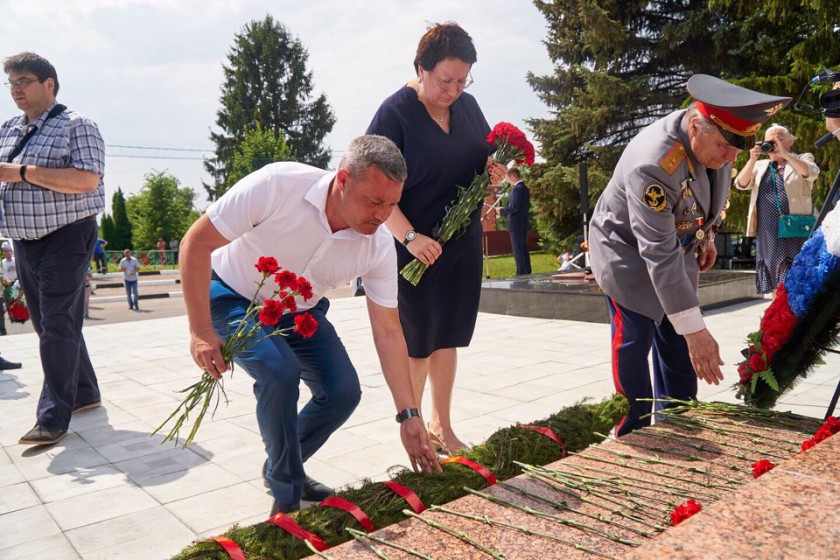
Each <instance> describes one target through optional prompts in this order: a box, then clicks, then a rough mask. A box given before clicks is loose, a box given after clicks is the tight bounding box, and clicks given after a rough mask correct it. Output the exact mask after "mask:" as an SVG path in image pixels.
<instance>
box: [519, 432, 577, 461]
mask: <svg viewBox="0 0 840 560" xmlns="http://www.w3.org/2000/svg"><path fill="white" fill-rule="evenodd" d="M519 427H520V428H525V429H526V430H533V431H535V432H537V433H538V434H542V435H544V436H545V437H547V438H549V439H552V440H554V441H555V442H557V445H559V446H560V447H561V448H562V449H563V457H566V456H567V455H568V452H567V451H566V445H565V444H564V443H563V440H562V439H560V438H559V437H557V434H555V433H554V432H553V431H552V430H551V428H546V427H545V426H519Z"/></svg>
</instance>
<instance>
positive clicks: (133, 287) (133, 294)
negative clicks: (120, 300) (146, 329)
mask: <svg viewBox="0 0 840 560" xmlns="http://www.w3.org/2000/svg"><path fill="white" fill-rule="evenodd" d="M123 284H124V285H125V297H127V298H128V308H129V309H131V308H132V307H133V308H135V309H140V308H139V307H137V297H138V296H137V280H123Z"/></svg>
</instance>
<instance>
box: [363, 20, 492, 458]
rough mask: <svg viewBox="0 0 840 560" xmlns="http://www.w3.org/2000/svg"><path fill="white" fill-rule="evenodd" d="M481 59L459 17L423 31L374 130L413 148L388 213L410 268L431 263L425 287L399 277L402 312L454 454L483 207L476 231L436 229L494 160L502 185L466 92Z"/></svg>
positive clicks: (440, 428) (421, 379) (411, 349)
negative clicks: (442, 235)
mask: <svg viewBox="0 0 840 560" xmlns="http://www.w3.org/2000/svg"><path fill="white" fill-rule="evenodd" d="M475 61H476V52H475V47H474V46H473V43H472V39H471V38H470V36H469V35H468V34H467V32H466V31H464V30H463V29H462V28H461V27H460V26H458V25H457V24H455V23H446V24H442V25H436V26H434V27H432V28H430V29H429V30H428V31H427V32H426V34H425V35H423V37H422V38H421V39H420V44H419V45H418V47H417V55H416V57H415V59H414V69H415V71H416V73H417V77H416V78H414V79H412V80H411V81H409V82H408V83H407V84H406V85H405V86H404V87H402V88H400V89H399V90H398V91H397V92H396V93H394V94H393V95H391V96H390V97H388V98H387V99H386V100H385V101H384V102H383V103H382V105H381V106H380V107H379V109H378V111H377V112H376V115H375V116H374V117H373V121H372V122H371V123H370V126H369V127H368V130H367V133H368V134H381V135H383V136H387V137H388V138H390V139H391V140H393V141H394V142H395V143H396V144H397V146H398V147H399V148H400V150H401V151H402V153H403V155H404V156H405V159H406V163H407V164H408V179H407V180H406V182H405V186H404V187H403V195H402V199H401V200H400V203H399V208H397V209H395V210H394V212H393V213H392V214H391V217H390V218H389V219H388V221H387V222H386V225H387V226H388V229H389V230H390V232H391V233H392V234H393V236H394V240H395V241H394V242H395V244H396V247H397V259H398V265H399V267H400V269H402V267H403V266H405V265H406V264H408V263H409V262H410V261H411V260H413V259H414V258H415V257H416V258H418V259H419V260H420V261H422V262H423V263H426V264H428V265H430V267H429V268H428V270H426V272H425V274H424V275H423V277H422V278H421V279H420V282H419V283H418V284H417V286H412V285H411V284H410V283H409V282H407V281H406V280H405V279H404V278H402V277H400V279H399V312H400V321H401V322H402V326H403V331H404V333H405V338H406V343H407V345H408V353H409V358H410V360H409V361H410V365H411V378H412V385H413V388H414V396H415V398H416V399H417V404H418V406H420V403H421V399H422V396H423V389H424V387H425V383H426V377H428V378H429V381H430V385H431V388H432V414H431V417H430V419H429V426H428V427H429V437H430V438H431V440H432V443H433V444H434V445H435V446H436V447H438V449H439V451H443V452H444V453H449V452H454V451H455V450H457V449H460V448H463V447H465V445H464V443H463V442H462V441H461V440H460V439H458V437H457V436H456V435H455V433H454V431H453V429H452V423H451V419H450V409H451V403H452V389H453V387H454V384H455V370H456V366H457V350H456V348H459V347H465V346H469V344H470V340H471V339H472V335H473V331H474V329H475V320H476V317H477V315H478V300H479V295H480V291H481V267H482V244H481V242H482V228H481V220H480V216H479V211H480V207H477V208H476V209H475V211H474V212H473V214H472V216H471V219H470V224H469V226H468V228H467V231H466V232H465V233H464V234H463V235H462V236H460V237H457V238H455V239H452V240H450V241H448V242H447V243H446V246H445V247H441V245H440V244H439V243H438V242H437V241H436V240H435V235H434V232H433V229H434V227H435V225H437V224H438V223H439V222H440V221H441V220H442V219H443V217H444V215H445V214H446V206H447V205H449V204H450V203H451V202H452V201H453V200H454V199H455V198H456V197H457V196H458V187H459V186H463V187H466V186H468V185H469V184H470V183H471V182H472V180H473V178H474V177H475V176H476V175H477V174H480V173H482V172H483V171H484V169H485V167H487V166H489V169H490V172H491V182H492V183H493V184H500V183H501V181H502V180H503V179H504V175H505V173H506V168H505V167H504V166H503V165H499V164H495V163H492V159H490V158H489V156H490V153H491V152H492V150H493V147H492V145H491V144H489V143H488V142H487V135H488V134H489V132H490V127H489V126H488V125H487V121H486V119H485V118H484V115H483V114H482V112H481V109H480V108H479V107H478V103H476V101H475V98H473V97H472V96H471V95H469V94H467V93H464V90H465V89H466V88H467V87H469V85H470V84H471V83H472V77H471V76H470V69H471V67H472V65H473V63H474V62H475Z"/></svg>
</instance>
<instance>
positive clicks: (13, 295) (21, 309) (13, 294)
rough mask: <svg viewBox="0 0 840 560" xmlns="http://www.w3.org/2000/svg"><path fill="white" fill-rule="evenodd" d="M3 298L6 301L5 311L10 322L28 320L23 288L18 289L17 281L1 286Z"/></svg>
mask: <svg viewBox="0 0 840 560" xmlns="http://www.w3.org/2000/svg"><path fill="white" fill-rule="evenodd" d="M3 299H4V301H5V302H6V311H7V312H8V314H9V320H10V321H11V322H12V323H25V322H26V321H28V320H29V309H28V308H27V307H26V300H25V299H24V298H23V290H21V289H20V287H19V286H18V285H17V282H15V283H14V284H9V285H7V286H5V287H4V288H3Z"/></svg>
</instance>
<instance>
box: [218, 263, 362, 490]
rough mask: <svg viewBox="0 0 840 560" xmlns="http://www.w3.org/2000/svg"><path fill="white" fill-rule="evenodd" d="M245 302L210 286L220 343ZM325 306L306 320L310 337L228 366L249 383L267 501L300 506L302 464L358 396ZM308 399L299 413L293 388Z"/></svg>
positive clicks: (263, 348)
mask: <svg viewBox="0 0 840 560" xmlns="http://www.w3.org/2000/svg"><path fill="white" fill-rule="evenodd" d="M249 303H250V302H249V301H248V300H247V299H245V298H244V297H242V296H241V295H239V294H237V293H236V292H234V291H233V290H231V289H230V287H228V286H227V284H225V283H224V282H222V281H221V280H217V279H214V280H212V281H211V282H210V308H211V312H212V315H213V328H214V329H216V332H217V333H218V334H219V336H221V337H223V338H224V337H225V336H226V335H227V334H228V325H230V324H231V323H236V322H238V321H240V320H242V318H243V317H244V316H245V312H246V310H247V308H248V304H249ZM329 307H330V303H329V300H327V299H326V298H323V299H321V301H319V302H318V304H317V305H315V307H313V308H312V309H309V310H308V311H309V313H311V314H312V316H313V317H314V318H315V320H316V321H318V330H317V331H316V332H315V334H314V335H313V336H312V337H310V338H303V337H301V336H300V335H299V334H297V333H294V332H291V333H289V334H288V335H287V336H282V335H278V336H272V337H270V338H266V339H264V340H263V341H261V342H260V343H259V344H257V345H256V346H254V347H253V348H251V349H250V350H247V351H244V352H241V353H240V354H239V355H238V356H237V357H236V358H234V362H235V363H236V364H237V365H239V366H240V367H242V368H243V369H244V370H245V371H246V372H247V373H248V375H250V376H251V377H252V378H253V379H254V395H255V396H256V398H257V423H258V424H259V427H260V434H261V435H262V438H263V443H264V444H265V451H266V454H267V455H268V472H267V474H266V478H267V479H268V484H269V486H270V487H271V493H272V494H273V495H274V498H275V499H276V500H278V501H279V502H281V503H284V504H295V503H297V502H299V501H300V495H301V491H302V490H303V483H304V481H305V480H306V474H305V473H304V470H303V462H304V461H306V460H307V459H309V457H311V456H312V455H313V454H314V453H315V452H316V451H317V450H318V449H319V448H320V447H321V446H322V445H323V444H324V443H325V442H326V441H327V438H329V437H330V435H332V433H333V432H334V431H335V430H337V429H338V428H339V427H340V426H341V425H342V424H344V422H346V421H347V419H348V418H350V415H351V414H352V413H353V411H354V410H355V409H356V405H358V404H359V401H360V400H361V397H362V391H361V387H360V385H359V376H358V375H357V374H356V370H355V368H354V367H353V364H351V363H350V357H349V356H348V355H347V350H346V349H345V348H344V344H342V342H341V339H339V338H338V334H337V333H336V332H335V329H334V328H333V326H332V324H331V323H330V322H329V320H327V310H328V309H329ZM295 315H297V314H294V313H288V314H285V315H283V316H282V318H281V319H280V324H279V325H278V327H279V328H281V329H285V328H289V327H292V326H294V317H295ZM301 380H303V382H304V383H305V384H306V386H307V387H308V388H309V390H310V391H311V392H312V398H311V399H310V400H309V402H308V403H306V405H305V406H304V407H303V408H302V409H301V411H300V413H298V406H297V401H298V395H299V392H300V390H299V386H300V382H301Z"/></svg>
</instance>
